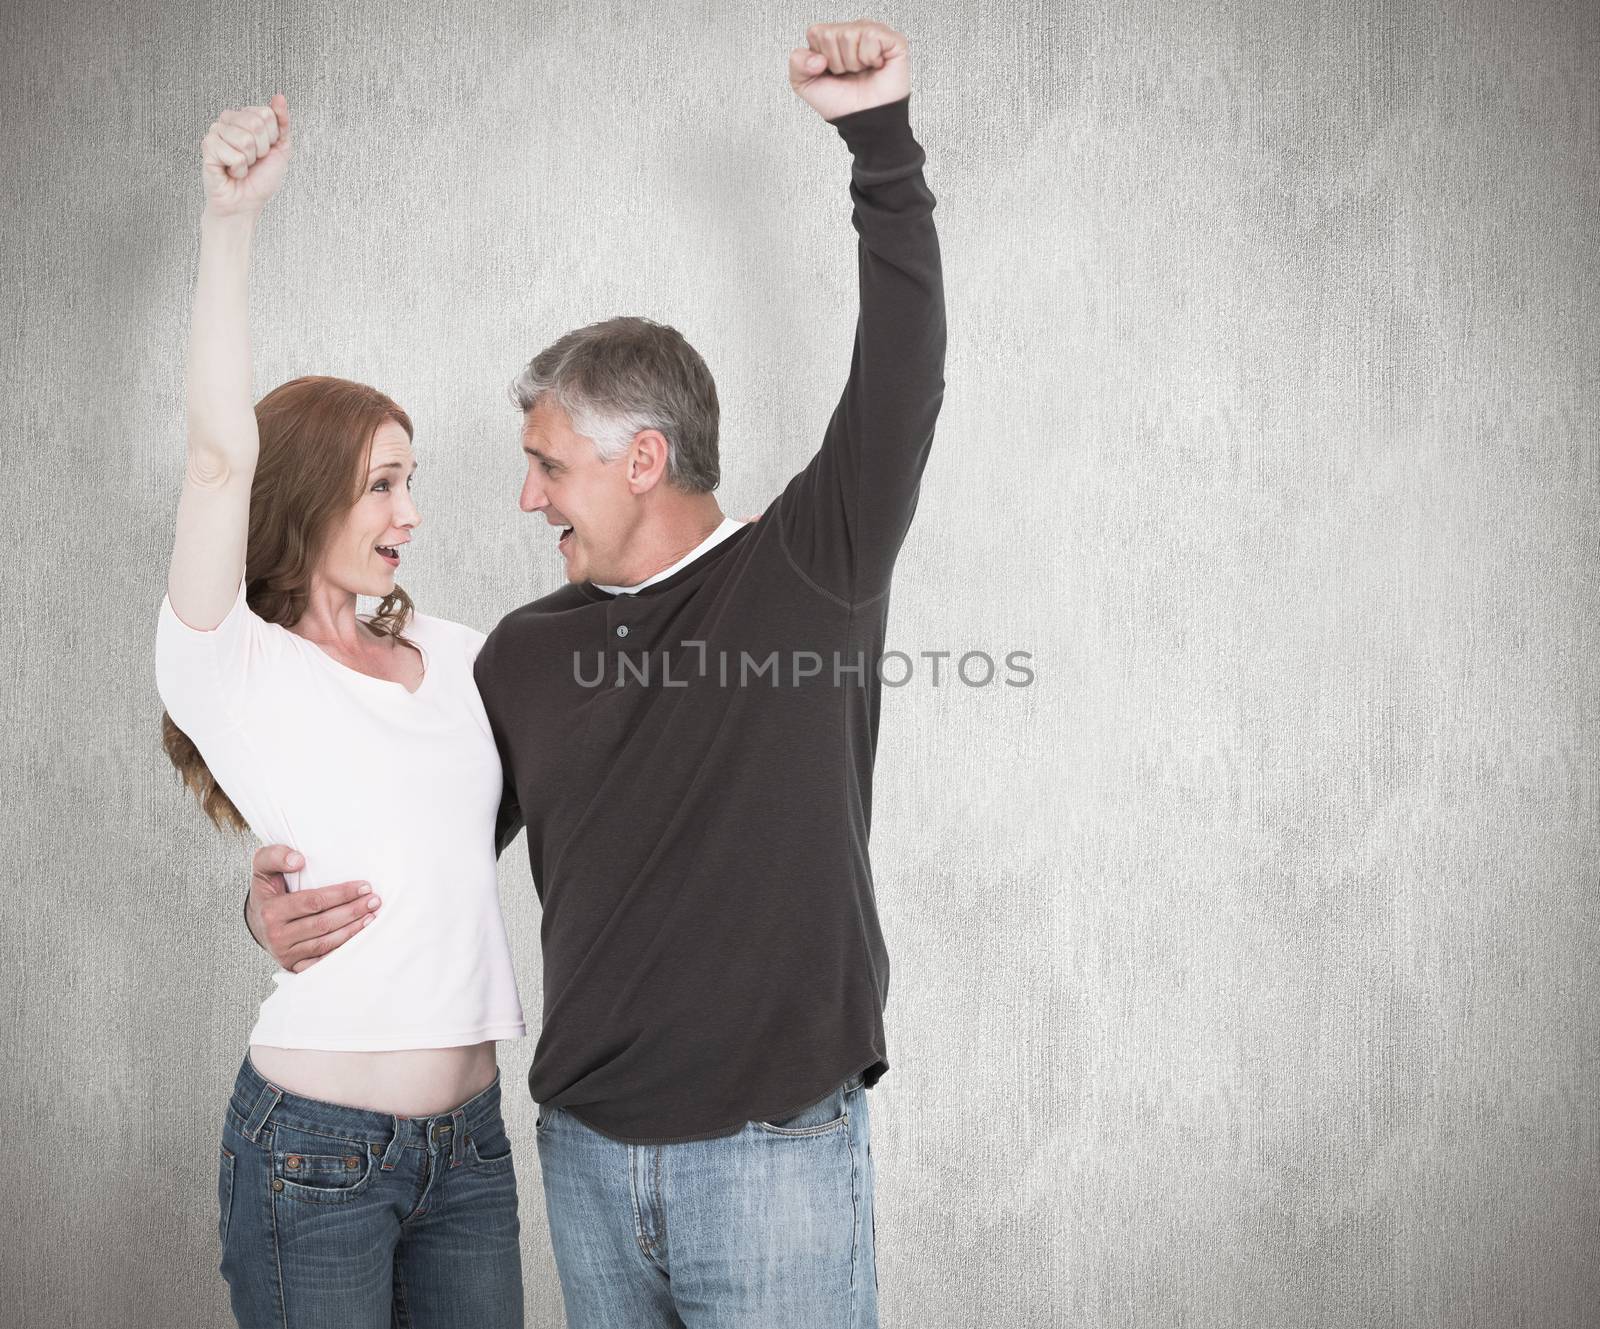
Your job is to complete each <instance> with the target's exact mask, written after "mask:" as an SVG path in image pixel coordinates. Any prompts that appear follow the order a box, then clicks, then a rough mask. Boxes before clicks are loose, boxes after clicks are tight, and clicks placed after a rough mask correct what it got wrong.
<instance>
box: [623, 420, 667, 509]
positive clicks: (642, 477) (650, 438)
mask: <svg viewBox="0 0 1600 1329" xmlns="http://www.w3.org/2000/svg"><path fill="white" fill-rule="evenodd" d="M668 456H669V449H668V444H667V436H666V435H665V434H663V433H662V432H661V431H660V430H659V429H641V430H640V431H639V432H638V433H637V434H635V435H634V436H633V442H632V443H631V444H630V445H629V447H628V488H629V489H631V490H632V491H633V492H634V493H635V494H643V493H647V492H648V491H649V490H651V489H654V488H655V487H656V486H657V485H658V484H660V483H661V482H662V481H663V480H665V479H666V478H667V458H668Z"/></svg>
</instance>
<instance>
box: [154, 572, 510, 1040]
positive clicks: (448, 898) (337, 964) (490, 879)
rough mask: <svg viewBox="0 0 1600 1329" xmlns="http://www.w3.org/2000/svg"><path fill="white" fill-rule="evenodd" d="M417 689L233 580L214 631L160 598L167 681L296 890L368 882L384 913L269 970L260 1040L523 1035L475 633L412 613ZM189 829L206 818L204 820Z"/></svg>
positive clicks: (187, 722) (189, 727)
mask: <svg viewBox="0 0 1600 1329" xmlns="http://www.w3.org/2000/svg"><path fill="white" fill-rule="evenodd" d="M405 635H406V638H407V640H409V641H412V642H414V643H415V644H416V645H417V646H418V647H419V648H420V649H421V651H422V654H423V658H424V662H425V666H426V668H425V673H424V675H423V680H422V683H421V685H420V686H419V687H418V688H417V691H416V692H415V693H411V692H408V691H407V690H406V689H405V688H404V687H402V686H401V685H400V684H399V683H391V682H389V681H387V680H385V679H380V678H372V677H370V676H368V675H366V674H362V673H360V672H358V671H357V670H354V669H351V668H349V667H348V666H346V665H342V664H340V663H339V662H338V661H337V660H335V659H334V658H333V657H332V656H330V655H328V654H327V653H326V652H324V651H323V650H322V648H321V647H319V646H317V645H315V644H314V643H312V642H309V641H306V640H305V639H304V638H302V637H298V636H296V635H295V634H294V633H292V632H290V631H289V630H288V629H287V628H284V627H280V626H278V625H277V624H275V623H268V622H267V621H266V620H265V619H263V618H261V617H260V616H259V615H257V614H256V613H255V611H254V610H252V609H251V608H250V607H249V606H248V605H247V604H246V603H245V588H244V582H243V579H242V578H241V580H240V584H239V593H238V596H237V597H236V598H235V600H234V603H233V607H232V608H231V609H230V610H229V611H228V616H227V617H226V618H225V619H223V621H222V622H221V623H220V624H219V625H218V626H217V627H216V628H215V629H214V630H213V631H210V632H201V631H199V630H197V629H195V628H191V627H189V626H188V625H187V624H185V623H184V622H183V621H182V620H181V619H180V618H179V617H178V616H177V614H176V613H175V612H174V610H173V608H172V602H171V600H170V598H165V597H164V598H163V600H162V603H161V611H160V618H159V621H158V624H157V628H156V690H157V691H158V692H159V693H160V695H161V700H162V702H163V703H164V704H165V705H166V708H167V713H168V714H169V715H171V717H172V719H173V722H174V723H175V724H176V725H177V726H178V728H180V729H182V730H183V731H184V733H185V734H187V735H188V736H189V738H190V739H191V740H193V742H194V745H195V746H196V747H197V748H198V749H199V750H200V753H201V755H202V756H204V758H205V760H206V765H207V766H208V767H210V769H211V773H212V775H214V776H215V777H216V780H217V783H218V784H220V785H221V786H222V789H223V791H224V792H225V793H226V794H227V795H228V797H229V798H230V799H232V800H233V804H234V806H235V807H237V808H238V809H239V811H240V813H241V814H243V816H244V818H245V820H246V821H247V822H249V824H250V829H251V830H252V831H253V832H255V834H256V836H257V837H258V838H259V839H260V840H261V841H262V842H263V843H281V844H287V845H292V846H293V847H294V848H295V849H297V850H299V851H300V852H301V853H302V854H304V855H305V863H306V866H305V867H304V868H303V869H302V870H301V871H300V872H297V873H293V874H290V876H289V877H288V879H287V880H288V883H289V888H290V889H291V890H300V889H303V888H306V887H311V886H326V885H331V884H332V883H334V882H340V881H349V880H361V881H370V882H371V883H372V888H373V891H374V893H375V894H377V895H379V896H381V897H382V899H383V907H382V908H381V909H379V910H378V912H377V915H376V917H375V918H374V919H373V921H372V922H371V923H369V924H368V925H367V926H366V927H365V928H363V929H362V930H361V931H360V932H358V933H356V934H355V935H354V936H353V937H351V938H350V939H349V940H348V941H346V942H345V943H344V944H343V945H342V946H340V947H338V948H337V949H336V950H334V951H332V952H330V953H329V954H328V955H325V956H324V957H323V958H322V959H321V960H320V961H318V962H317V963H316V964H314V965H312V966H311V967H310V968H308V969H304V970H302V971H301V972H300V973H298V974H292V973H289V972H287V971H286V970H282V969H280V970H278V971H277V972H276V973H275V974H274V975H273V982H274V983H275V984H276V987H275V989H274V991H272V992H271V993H270V994H269V995H268V996H267V998H266V1000H265V1001H263V1002H262V1004H261V1010H260V1014H259V1016H258V1018H257V1020H256V1023H255V1027H254V1028H253V1029H252V1030H251V1031H250V1042H252V1043H263V1044H266V1045H267V1046H269V1047H286V1048H324V1049H330V1050H362V1051H378V1050H390V1049H396V1048H428V1047H456V1046H460V1045H462V1044H471V1043H479V1042H483V1041H486V1040H492V1039H501V1038H520V1037H522V1036H523V1034H524V1033H525V1032H526V1026H525V1025H524V1023H523V1016H522V1004H521V1002H520V1000H519V999H518V996H517V985H516V977H515V972H514V970H513V967H512V963H511V949H510V946H509V945H508V943H507V941H506V934H505V926H504V923H503V921H502V919H501V915H500V896H499V890H498V886H497V884H496V880H495V845H494V831H495V814H496V812H497V810H498V808H499V806H500V794H501V788H502V781H501V770H500V758H499V753H498V752H497V750H496V748H495V744H494V737H493V735H492V734H491V732H490V730H489V721H488V717H487V716H486V715H485V714H484V710H483V702H482V701H481V700H480V698H479V696H478V689H477V685H476V684H475V683H474V682H473V679H472V662H473V660H474V659H475V658H476V656H477V653H478V649H479V648H480V647H481V646H482V645H483V641H484V634H483V633H481V632H477V631H475V630H474V629H472V628H469V627H467V626H466V625H465V624H461V623H452V622H450V621H449V620H447V619H442V618H434V617H433V616H431V615H429V614H416V613H414V614H413V615H412V616H411V618H410V620H409V621H408V623H407V625H406V629H405ZM196 829H198V828H196Z"/></svg>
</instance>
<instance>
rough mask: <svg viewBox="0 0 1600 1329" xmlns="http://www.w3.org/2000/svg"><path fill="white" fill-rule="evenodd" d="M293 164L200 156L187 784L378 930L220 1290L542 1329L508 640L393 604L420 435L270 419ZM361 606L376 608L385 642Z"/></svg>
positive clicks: (243, 1210) (294, 1081) (343, 1312)
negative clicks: (518, 1096) (357, 884)
mask: <svg viewBox="0 0 1600 1329" xmlns="http://www.w3.org/2000/svg"><path fill="white" fill-rule="evenodd" d="M291 151H292V149H291V143H290V126H289V112H288V105H287V102H286V101H285V100H284V98H283V97H282V96H281V95H279V96H277V97H274V98H273V100H272V102H271V104H270V105H269V106H264V107H262V106H257V107H248V108H244V109H241V110H233V111H227V112H224V113H223V115H222V116H221V117H220V118H219V119H218V120H217V121H216V123H214V124H213V125H212V126H211V128H210V130H209V132H208V133H207V134H206V136H205V139H204V141H203V143H202V145H201V155H202V174H203V176H204V180H205V191H206V205H205V211H204V214H203V216H202V218H201V225H200V233H201V241H200V264H199V279H198V284H197V286H196V289H195V296H194V317H193V323H192V327H191V336H190V346H189V364H188V467H187V472H186V476H185V480H184V485H183V493H182V497H181V499H180V500H179V505H178V519H177V533H176V538H175V542H174V548H173V554H172V565H171V571H170V575H169V578H168V593H167V597H166V599H165V600H164V601H163V603H162V606H161V611H160V620H159V624H158V628H157V638H156V665H157V667H156V674H157V685H158V690H159V692H160V694H161V698H162V701H163V703H164V704H165V705H166V708H167V715H166V716H165V717H163V731H164V737H165V742H166V747H167V751H168V754H169V755H170V756H171V758H172V760H173V762H174V764H175V765H176V766H177V768H178V770H179V771H180V773H181V774H182V776H183V778H184V780H185V782H186V783H187V784H188V785H189V786H190V788H191V789H192V790H193V791H194V792H195V794H196V796H197V797H198V798H199V800H200V802H201V805H202V807H203V809H204V811H205V812H206V814H207V815H208V816H209V817H210V818H211V820H212V821H213V822H214V823H216V824H217V825H219V826H223V825H232V826H235V827H237V828H239V829H245V828H246V827H248V829H250V830H251V831H253V832H254V833H255V834H256V835H257V836H259V837H260V838H261V839H262V840H263V841H274V840H276V841H284V842H288V843H292V844H294V845H296V846H298V847H300V848H301V849H303V850H304V851H305V853H306V861H307V862H308V863H314V864H316V867H317V871H318V876H319V880H317V881H310V880H301V881H300V882H299V883H297V885H298V886H313V885H320V884H323V883H324V882H329V881H338V880H343V879H345V878H348V877H354V876H358V875H360V876H366V875H367V874H372V879H373V880H376V881H379V882H380V883H381V886H382V893H383V909H382V910H381V911H374V912H371V913H369V914H368V915H367V917H366V919H365V921H364V923H363V925H362V928H361V930H360V932H359V933H358V934H357V935H355V936H353V937H351V938H350V940H348V941H347V942H345V944H344V945H342V946H340V947H339V948H338V949H337V950H336V951H334V952H332V953H331V954H330V955H328V956H327V957H325V958H324V959H323V960H321V961H319V962H318V963H316V964H314V965H311V966H308V967H306V968H305V969H303V970H302V971H301V972H298V973H288V972H279V973H278V974H276V975H275V976H274V981H275V983H276V988H275V990H274V991H273V992H272V993H271V995H269V996H268V998H267V999H266V1001H265V1002H263V1004H262V1006H261V1010H260V1014H259V1018H258V1019H257V1021H256V1025H255V1028H254V1029H253V1030H252V1032H251V1035H250V1047H249V1051H248V1052H247V1053H246V1055H245V1057H244V1060H243V1063H242V1064H241V1066H240V1068H239V1072H238V1076H237V1078H236V1080H235V1084H234V1090H233V1094H232V1097H231V1101H230V1102H229V1104H228V1107H227V1110H226V1112H225V1114H224V1120H223V1125H222V1147H221V1153H220V1156H219V1164H220V1166H219V1174H218V1200H219V1204H220V1211H219V1216H218V1232H219V1236H220V1239H221V1244H222V1266H221V1267H222V1273H223V1275H224V1276H225V1277H226V1279H227V1281H228V1285H229V1290H230V1297H231V1301H232V1306H233V1313H234V1317H235V1319H236V1320H237V1321H238V1323H239V1324H240V1325H246V1326H248V1325H255V1324H273V1325H284V1324H287V1325H289V1326H294V1325H301V1324H311V1323H316V1324H339V1325H341V1326H351V1327H352V1329H353V1327H354V1326H366V1325H374V1326H387V1325H389V1324H390V1323H391V1322H393V1323H405V1324H410V1325H415V1326H418V1329H426V1326H431V1325H446V1324H449V1325H457V1324H472V1325H474V1326H485V1327H488V1326H509V1325H521V1323H522V1270H521V1251H520V1245H519V1241H518V1231H519V1224H518V1217H517V1188H516V1176H515V1172H514V1170H513V1166H512V1158H511V1145H510V1142H509V1141H508V1140H507V1138H506V1133H505V1127H504V1123H503V1121H502V1119H501V1114H500V1076H499V1070H498V1067H497V1065H496V1061H495V1042H496V1040H498V1039H502V1038H518V1037H521V1036H522V1035H523V1033H524V1032H525V1026H524V1023H523V1014H522V1007H521V1004H520V1002H519V1000H518V996H517V989H516V983H515V979H514V976H513V970H512V963H511V956H510V950H509V947H508V945H507V942H506V936H505V931H504V927H503V924H502V921H501V916H500V908H499V897H498V893H497V888H496V880H495V849H494V828H495V814H496V809H497V807H498V805H499V800H500V794H501V788H502V780H501V770H500V762H499V758H498V755H497V753H496V749H495V745H494V741H493V738H492V736H491V734H490V731H489V725H488V721H487V718H486V716H485V715H484V711H483V705H482V703H481V701H480V700H479V697H478V693H477V689H476V687H475V686H474V683H473V678H472V662H473V659H474V657H475V655H476V654H477V651H478V648H479V647H480V646H481V645H482V642H483V634H482V633H479V632H476V631H474V630H473V629H471V628H469V627H466V626H464V625H462V624H459V623H453V622H449V621H447V620H445V619H441V618H434V617H431V616H429V615H425V614H419V613H417V612H415V611H414V610H413V608H412V605H411V601H410V600H409V598H408V597H407V596H406V594H405V592H404V591H402V590H401V589H400V588H399V587H398V586H397V585H396V582H395V574H396V570H397V569H398V568H399V566H400V562H401V559H402V556H403V555H402V551H403V548H404V546H405V545H406V544H407V543H408V542H409V541H410V539H411V536H412V532H413V531H414V530H415V529H416V527H417V526H418V524H419V523H420V521H421V517H420V514H419V513H418V512H417V509H416V506H415V505H414V503H413V502H412V499H411V493H410V490H411V483H412V482H411V472H412V471H413V470H414V469H415V462H414V460H413V456H412V427H411V422H410V420H409V418H408V417H407V416H406V414H405V412H404V411H402V410H401V409H400V408H399V407H398V406H397V405H396V404H395V403H394V402H392V401H391V400H390V399H389V398H388V397H386V396H384V395H383V394H382V393H380V392H378V391H376V390H375V389H372V388H369V387H364V386H362V385H361V384H357V383H350V382H346V381H344V380H341V379H333V378H302V379H296V380H294V381H293V382H290V383H285V384H283V385H282V386H281V387H278V388H276V389H275V390H273V391H272V392H270V393H268V394H267V396H266V397H264V398H263V399H262V400H261V401H260V402H259V403H257V404H256V405H255V407H254V408H253V409H252V407H251V403H250V348H249V333H248V327H247V318H246V312H247V287H248V283H247V268H248V260H249V249H250V241H251V237H252V233H253V231H254V228H255V225H256V221H257V219H258V217H259V215H260V213H261V211H262V209H263V207H264V206H265V205H266V203H267V201H268V200H269V199H270V198H271V197H272V195H273V194H274V193H276V192H277V190H278V188H279V186H280V185H281V184H282V182H283V179H284V175H285V172H286V170H287V167H288V164H289V160H290V155H291ZM247 569H248V575H246V572H247ZM358 595H370V596H377V597H380V600H381V603H380V604H379V606H378V609H377V613H376V614H375V615H374V616H373V617H372V618H371V620H370V621H363V620H362V619H361V618H359V617H358V616H357V614H356V597H357V596H358ZM379 873H381V876H379V875H377V874H379ZM300 875H301V877H302V878H306V877H309V876H310V873H309V871H308V872H305V873H302V874H300ZM373 898H374V899H376V897H373Z"/></svg>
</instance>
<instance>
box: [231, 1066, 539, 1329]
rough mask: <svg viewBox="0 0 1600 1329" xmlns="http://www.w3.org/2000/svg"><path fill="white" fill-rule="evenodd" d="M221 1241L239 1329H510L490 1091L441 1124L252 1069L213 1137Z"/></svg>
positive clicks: (506, 1247)
mask: <svg viewBox="0 0 1600 1329" xmlns="http://www.w3.org/2000/svg"><path fill="white" fill-rule="evenodd" d="M217 1203H218V1215H217V1234H218V1237H219V1238H220V1240H221V1243H222V1274H223V1277H225V1278H226V1279H227V1281H228V1289H229V1295H230V1298H231V1301H232V1305H233V1315H234V1318H235V1319H236V1320H237V1321H238V1323H239V1324H240V1325H241V1326H243V1327H244V1329H256V1326H273V1329H394V1326H406V1327H407V1329H435V1327H436V1326H437V1327H440V1329H442V1327H443V1326H455V1325H471V1326H472V1329H507V1327H513V1329H520V1326H521V1325H522V1250H521V1246H520V1243H519V1240H518V1232H519V1224H518V1219H517V1178H516V1172H515V1170H514V1169H513V1167H512V1162H511V1142H510V1141H509V1140H508V1139H507V1138H506V1131H505V1124H504V1122H503V1121H502V1120H501V1116H500V1076H499V1073H498V1072H496V1074H495V1079H494V1083H493V1084H491V1085H490V1086H489V1087H488V1088H487V1089H485V1090H484V1091H483V1092H482V1093H480V1094H478V1095H476V1096H475V1097H473V1098H471V1099H469V1100H467V1102H465V1103H463V1104H461V1106H460V1107H458V1108H455V1109H453V1110H452V1111H449V1112H441V1113H437V1114H436V1115H434V1116H429V1117H401V1116H396V1115H394V1114H393V1113H388V1112H370V1111H367V1110H365V1109H362V1108H352V1107H343V1106H341V1105H339V1104H337V1103H325V1102H322V1101H321V1100H319V1099H314V1098H302V1097H300V1096H298V1095H296V1094H290V1093H286V1092H284V1091H283V1090H282V1089H279V1088H278V1087H277V1086H275V1085H273V1084H270V1083H269V1082H268V1081H267V1080H266V1079H265V1078H264V1077H263V1076H262V1075H261V1073H260V1072H259V1071H257V1070H256V1068H255V1066H254V1065H253V1064H252V1063H251V1061H250V1058H249V1056H248V1054H247V1055H246V1056H245V1059H244V1064H243V1065H242V1066H240V1068H239V1074H238V1078H237V1079H236V1080H235V1082H234V1088H233V1097H232V1099H231V1101H230V1102H229V1104H228V1110H227V1113H226V1116H225V1118H224V1120H223V1125H222V1152H221V1155H220V1159H219V1167H218V1173H217Z"/></svg>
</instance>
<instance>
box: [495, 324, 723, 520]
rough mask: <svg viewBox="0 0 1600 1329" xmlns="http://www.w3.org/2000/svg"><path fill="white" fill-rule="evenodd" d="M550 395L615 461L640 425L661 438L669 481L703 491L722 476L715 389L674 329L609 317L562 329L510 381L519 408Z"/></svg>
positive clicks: (695, 354)
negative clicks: (564, 331) (570, 329)
mask: <svg viewBox="0 0 1600 1329" xmlns="http://www.w3.org/2000/svg"><path fill="white" fill-rule="evenodd" d="M546 393H549V394H550V395H551V398H552V399H553V400H554V401H555V403H556V405H558V406H560V407H561V409H562V410H563V411H565V412H566V414H567V418H568V419H569V420H570V421H571V422H572V428H573V429H574V430H575V431H576V432H577V433H579V434H582V435H583V436H584V437H585V438H587V439H590V440H592V441H593V443H594V446H595V451H596V453H598V454H599V457H600V460H601V461H603V462H612V461H616V460H617V458H619V457H621V456H622V455H623V454H624V453H625V452H627V450H628V444H629V443H631V442H632V441H633V438H634V435H635V434H637V433H638V432H639V431H640V430H641V429H657V430H660V431H661V434H662V436H663V437H665V439H666V440H667V482H668V483H669V484H671V485H672V486H673V487H674V488H676V489H681V490H684V491H686V492H688V493H691V494H694V493H708V492H710V491H711V490H713V489H715V488H716V487H717V485H718V484H720V483H721V480H722V472H721V465H720V463H719V461H718V457H717V425H718V421H719V418H720V410H719V408H718V405H717V388H716V384H715V383H713V382H712V380H711V371H710V370H709V369H707V368H706V362H705V361H704V360H703V359H701V358H700V353H699V352H698V351H696V350H695V349H694V347H692V346H691V345H689V343H688V342H687V341H685V340H684V337H683V334H682V333H681V332H679V331H678V330H677V329H676V328H669V327H668V326H666V324H664V323H653V322H651V321H650V320H649V319H647V318H609V319H606V320H605V321H604V322H602V323H591V324H589V326H588V327H584V328H578V329H577V330H575V331H573V332H569V333H567V334H566V335H565V336H564V337H562V338H561V339H560V340H559V341H556V342H553V343H552V344H551V345H549V346H546V347H545V348H544V350H542V351H540V352H539V354H538V355H536V356H534V357H533V359H532V360H530V361H529V362H528V367H527V368H526V369H524V370H523V371H522V372H521V373H520V374H518V375H517V377H516V380H515V381H514V382H513V383H512V384H511V398H512V400H513V401H514V402H516V404H517V406H518V407H520V408H521V409H522V411H523V412H524V413H526V412H528V411H531V410H532V409H533V408H534V407H535V406H536V405H537V404H538V403H539V400H540V399H541V398H542V397H544V395H545V394H546Z"/></svg>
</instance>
